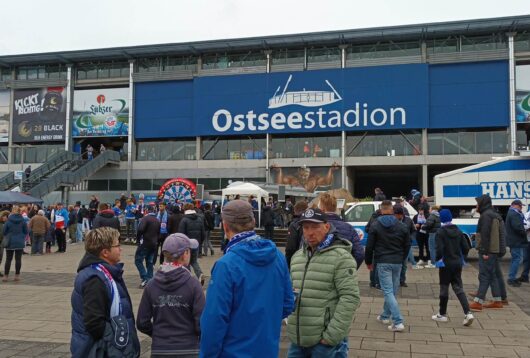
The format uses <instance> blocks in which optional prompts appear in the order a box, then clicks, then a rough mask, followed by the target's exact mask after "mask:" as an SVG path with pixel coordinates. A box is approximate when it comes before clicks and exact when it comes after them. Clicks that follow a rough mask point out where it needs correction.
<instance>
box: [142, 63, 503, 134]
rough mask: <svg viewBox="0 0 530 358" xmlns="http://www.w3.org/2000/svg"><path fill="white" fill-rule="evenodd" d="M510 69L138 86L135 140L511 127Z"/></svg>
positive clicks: (338, 73)
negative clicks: (506, 77)
mask: <svg viewBox="0 0 530 358" xmlns="http://www.w3.org/2000/svg"><path fill="white" fill-rule="evenodd" d="M507 68H508V67H507V62H506V61H500V62H491V63H487V64H485V65H484V64H464V65H445V66H429V65H428V64H410V65H393V66H378V67H365V68H347V69H333V70H318V71H300V72H284V73H266V74H252V75H231V76H216V77H198V78H195V79H194V80H193V81H191V80H190V81H175V82H153V83H139V84H136V85H135V97H136V101H135V104H136V105H135V136H136V138H137V139H148V138H174V137H195V136H219V135H241V134H250V135H252V134H265V133H302V132H306V133H310V132H335V131H365V130H371V131H373V130H408V129H420V128H465V127H487V126H505V125H507V121H508V110H507V107H506V106H504V103H505V102H506V103H507V102H508V91H507V87H508V83H507V80H506V81H504V82H503V73H504V72H507ZM481 86H482V87H481ZM481 88H484V89H481ZM463 118H468V119H469V120H467V121H465V120H463ZM440 126H443V127H440Z"/></svg>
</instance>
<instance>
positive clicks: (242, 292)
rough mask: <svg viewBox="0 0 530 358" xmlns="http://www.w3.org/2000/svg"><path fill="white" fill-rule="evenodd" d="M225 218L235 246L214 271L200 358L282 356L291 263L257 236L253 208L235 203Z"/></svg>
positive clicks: (230, 246) (227, 207)
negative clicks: (279, 353)
mask: <svg viewBox="0 0 530 358" xmlns="http://www.w3.org/2000/svg"><path fill="white" fill-rule="evenodd" d="M221 215H222V218H223V221H222V225H223V227H224V231H225V235H226V237H227V238H228V240H229V243H228V245H227V246H226V248H225V254H224V256H222V257H221V258H220V259H219V260H218V261H217V262H216V263H215V266H214V267H213V269H212V279H211V280H210V283H209V286H208V292H207V295H206V306H205V308H204V311H203V313H202V316H201V344H200V357H204V358H206V357H208V358H213V357H248V358H252V357H255V358H258V357H277V356H278V351H279V344H280V331H281V323H282V319H284V318H285V317H287V316H288V315H289V314H290V313H291V312H292V311H293V308H294V296H293V289H292V286H291V280H290V278H289V271H288V270H287V264H286V263H285V258H284V256H283V254H282V253H281V252H280V251H279V250H278V249H277V248H276V245H275V244H274V243H273V242H271V241H270V240H265V239H263V238H261V237H259V236H258V235H256V233H255V231H254V227H255V219H254V213H253V210H252V206H251V205H250V203H248V202H247V201H244V200H233V201H231V202H229V203H228V204H226V205H225V206H224V208H223V212H222V214H221ZM183 220H185V219H183ZM181 225H182V224H181ZM350 318H351V317H350ZM256 322H259V324H254V323H256ZM350 322H351V319H350Z"/></svg>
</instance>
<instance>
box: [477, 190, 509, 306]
mask: <svg viewBox="0 0 530 358" xmlns="http://www.w3.org/2000/svg"><path fill="white" fill-rule="evenodd" d="M475 200H476V202H477V212H479V213H480V218H479V219H478V224H477V233H476V236H477V249H478V253H479V257H478V259H479V261H478V264H479V268H478V278H479V287H478V291H477V295H476V296H475V298H474V299H473V302H472V303H471V304H470V305H469V307H470V308H471V310H472V311H476V312H480V311H482V310H483V309H484V308H502V307H503V303H502V299H503V297H502V293H501V288H500V286H499V278H498V275H499V273H500V269H501V268H500V262H499V259H500V258H501V257H503V256H504V254H506V238H505V228H504V222H503V221H502V218H501V216H500V215H499V214H497V213H496V212H495V210H493V206H492V203H491V198H490V196H489V195H482V196H479V197H477V198H475ZM501 280H504V279H503V278H502V277H501ZM490 287H491V295H492V296H493V302H489V303H486V302H485V299H486V292H487V291H488V288H490Z"/></svg>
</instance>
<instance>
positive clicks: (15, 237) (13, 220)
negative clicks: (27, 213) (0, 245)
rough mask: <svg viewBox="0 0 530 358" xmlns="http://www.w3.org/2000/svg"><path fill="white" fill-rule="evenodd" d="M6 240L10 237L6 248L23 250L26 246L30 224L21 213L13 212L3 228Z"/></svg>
mask: <svg viewBox="0 0 530 358" xmlns="http://www.w3.org/2000/svg"><path fill="white" fill-rule="evenodd" d="M2 231H3V234H4V240H6V239H9V245H7V246H6V248H5V249H6V250H23V249H24V247H25V246H26V235H27V234H28V225H27V224H26V222H25V220H24V217H22V215H21V214H11V215H9V217H8V218H7V222H6V223H5V224H4V227H3V229H2Z"/></svg>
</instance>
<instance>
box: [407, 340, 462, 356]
mask: <svg viewBox="0 0 530 358" xmlns="http://www.w3.org/2000/svg"><path fill="white" fill-rule="evenodd" d="M410 348H411V351H412V353H424V354H431V353H435V354H446V355H447V354H453V355H462V354H463V351H462V348H460V345H459V344H457V343H434V342H428V343H426V344H425V343H419V342H413V343H412V344H411V345H410Z"/></svg>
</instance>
